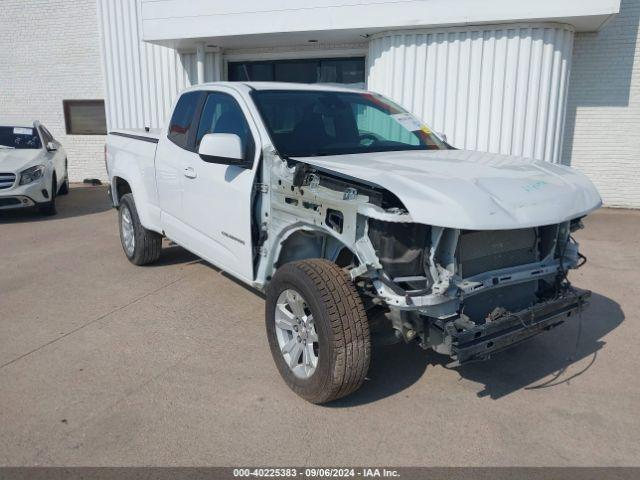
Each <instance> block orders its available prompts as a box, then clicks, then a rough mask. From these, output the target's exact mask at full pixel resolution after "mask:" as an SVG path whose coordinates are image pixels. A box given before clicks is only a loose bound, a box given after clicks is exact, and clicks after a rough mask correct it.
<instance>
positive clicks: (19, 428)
mask: <svg viewBox="0 0 640 480" xmlns="http://www.w3.org/2000/svg"><path fill="white" fill-rule="evenodd" d="M59 212H60V213H59V215H58V216H56V217H51V218H43V217H40V216H39V215H38V214H36V213H26V212H23V213H16V214H0V272H2V273H1V275H0V465H85V466H89V465H99V466H102V465H220V466H229V465H243V466H245V465H256V466H266V465H281V466H282V465H296V466H302V465H313V466H319V465H328V466H334V465H395V466H410V465H429V466H457V465H474V466H476V465H482V466H488V465H525V466H542V465H553V466H565V465H580V466H587V465H640V376H639V375H638V372H639V371H640V355H638V354H637V349H638V345H640V315H639V313H638V311H639V310H640V295H638V291H639V290H638V282H639V281H640V274H639V273H638V272H639V269H640V212H630V211H622V210H602V211H600V212H598V213H596V214H594V215H592V216H591V217H590V218H588V219H587V221H586V229H585V230H583V231H581V232H579V233H578V235H577V237H578V240H579V241H580V242H581V245H582V251H583V252H584V253H585V254H586V255H587V257H588V258H589V263H588V264H587V265H586V266H585V267H584V268H583V269H581V270H579V271H578V272H574V274H573V276H572V280H573V283H574V284H575V285H576V286H578V287H581V288H588V289H591V290H593V292H594V295H593V301H592V306H591V308H590V309H589V310H588V311H587V312H585V313H584V315H583V318H582V333H581V335H580V338H579V342H578V347H577V349H576V339H577V336H578V322H574V323H572V324H569V325H563V326H561V327H559V328H558V329H556V330H554V331H553V332H550V333H548V334H544V335H543V336H539V337H537V338H536V339H534V340H533V341H531V342H528V343H526V344H524V345H521V346H519V347H516V348H515V349H513V350H510V351H507V352H504V353H502V354H499V355H496V356H495V358H493V359H492V360H490V361H488V362H485V363H479V364H474V365H471V366H468V367H465V368H462V369H457V370H450V369H447V368H445V366H444V365H445V364H446V359H445V358H444V357H441V356H439V355H436V354H434V353H430V352H423V351H422V350H420V349H419V348H418V347H416V346H410V347H406V346H403V345H398V346H393V347H385V348H379V349H376V350H375V351H374V359H373V365H372V367H371V370H370V373H369V379H368V380H367V381H366V383H365V385H364V387H363V388H362V389H361V390H360V391H359V392H358V393H356V394H355V395H354V396H352V397H349V398H347V399H344V400H342V401H339V402H337V403H335V404H332V405H330V406H314V405H310V404H308V403H305V402H304V401H302V400H301V399H299V398H298V397H297V396H295V395H294V394H293V393H291V392H290V391H289V390H288V389H287V387H286V386H285V385H284V383H283V382H282V381H281V379H280V377H279V375H278V373H277V371H276V368H275V366H274V364H273V362H272V360H271V356H270V353H269V348H268V345H267V341H266V338H265V332H264V320H263V308H264V302H263V299H262V298H261V297H260V296H259V295H257V294H256V293H255V292H252V291H251V290H249V289H247V288H245V287H244V286H242V285H240V284H238V283H236V282H235V281H233V280H232V279H230V278H229V277H228V276H227V275H225V274H224V273H222V272H220V271H219V270H217V269H215V268H213V267H211V266H209V265H207V264H206V263H204V262H201V261H199V260H198V259H197V258H195V257H194V256H192V255H191V254H189V253H187V252H185V251H184V250H182V249H180V248H179V247H172V248H167V249H166V250H165V251H164V252H163V256H162V259H161V261H160V262H159V263H158V264H157V265H154V266H149V267H134V266H133V265H131V264H130V263H129V262H128V261H127V260H126V258H125V256H124V254H123V253H122V251H121V247H120V243H119V238H118V229H117V223H116V213H115V211H113V210H111V209H110V208H109V205H108V202H107V200H106V196H105V190H104V189H103V188H98V187H82V188H74V189H72V191H71V194H70V195H69V196H68V197H60V198H59Z"/></svg>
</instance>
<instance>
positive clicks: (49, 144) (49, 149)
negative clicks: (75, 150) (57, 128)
mask: <svg viewBox="0 0 640 480" xmlns="http://www.w3.org/2000/svg"><path fill="white" fill-rule="evenodd" d="M56 150H58V146H57V145H56V144H55V143H53V142H47V152H55V151H56Z"/></svg>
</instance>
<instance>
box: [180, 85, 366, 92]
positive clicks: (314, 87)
mask: <svg viewBox="0 0 640 480" xmlns="http://www.w3.org/2000/svg"><path fill="white" fill-rule="evenodd" d="M217 85H223V86H227V87H236V88H237V87H238V86H239V85H244V86H246V87H249V88H251V89H253V90H316V91H321V92H327V91H332V92H359V93H362V92H363V91H364V90H363V89H362V88H358V87H357V86H349V85H337V84H328V83H289V82H210V83H203V84H198V85H193V86H192V87H191V88H189V90H192V89H197V88H202V87H203V86H211V87H213V86H217Z"/></svg>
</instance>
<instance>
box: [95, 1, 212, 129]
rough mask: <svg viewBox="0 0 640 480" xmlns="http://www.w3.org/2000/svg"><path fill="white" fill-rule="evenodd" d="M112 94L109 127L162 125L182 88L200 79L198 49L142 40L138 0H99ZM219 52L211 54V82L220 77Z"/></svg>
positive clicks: (109, 92)
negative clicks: (182, 49) (186, 49)
mask: <svg viewBox="0 0 640 480" xmlns="http://www.w3.org/2000/svg"><path fill="white" fill-rule="evenodd" d="M98 16H99V24H100V33H101V40H102V50H103V63H104V71H105V90H106V92H107V101H106V104H105V106H106V114H107V127H108V128H109V129H114V128H142V127H151V128H158V127H161V126H162V124H163V123H164V120H165V117H166V115H167V114H168V113H169V110H170V108H171V105H172V102H173V100H174V98H175V96H176V94H177V93H178V92H180V91H181V90H182V89H184V88H186V87H189V86H191V85H192V84H194V83H196V60H195V53H194V54H191V53H179V52H178V51H177V50H174V49H170V48H166V47H162V46H158V45H153V44H150V43H146V42H143V41H142V23H141V4H140V2H139V1H138V0H116V1H113V0H98ZM219 56H220V54H219V53H207V54H206V61H205V72H206V76H205V78H206V80H207V81H214V80H219V79H220V61H219V59H217V57H219Z"/></svg>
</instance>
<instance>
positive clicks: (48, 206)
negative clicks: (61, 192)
mask: <svg viewBox="0 0 640 480" xmlns="http://www.w3.org/2000/svg"><path fill="white" fill-rule="evenodd" d="M57 187H58V182H57V180H56V177H55V176H54V177H53V180H52V182H51V194H50V196H51V198H50V199H49V201H48V202H46V203H42V204H40V205H39V206H38V210H39V212H40V213H41V214H42V215H46V216H52V215H55V214H56V213H57V212H58V209H57V208H56V195H57V193H58V192H57V191H58V188H57Z"/></svg>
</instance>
